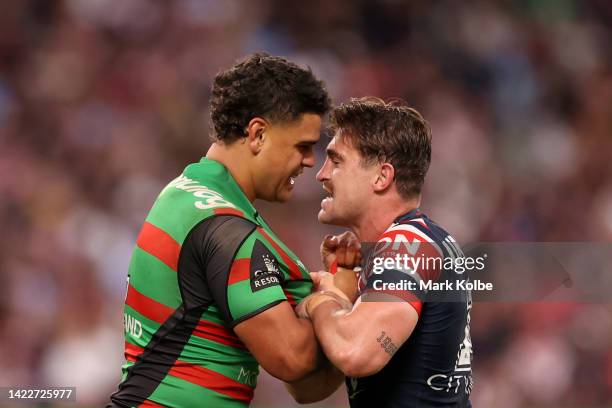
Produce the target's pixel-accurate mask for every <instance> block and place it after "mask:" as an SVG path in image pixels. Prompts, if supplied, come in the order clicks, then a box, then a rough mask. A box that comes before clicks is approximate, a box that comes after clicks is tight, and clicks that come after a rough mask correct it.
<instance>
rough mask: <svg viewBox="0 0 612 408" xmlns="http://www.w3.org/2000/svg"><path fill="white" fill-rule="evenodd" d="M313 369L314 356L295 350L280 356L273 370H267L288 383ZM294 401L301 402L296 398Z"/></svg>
mask: <svg viewBox="0 0 612 408" xmlns="http://www.w3.org/2000/svg"><path fill="white" fill-rule="evenodd" d="M306 354H307V353H306ZM264 368H265V367H264ZM315 369H316V356H313V357H312V358H309V357H308V356H306V355H305V354H301V353H298V352H295V353H287V354H285V355H283V356H281V358H279V362H278V364H277V365H276V367H275V368H274V370H269V371H268V372H269V373H270V374H271V375H272V376H274V377H276V378H278V379H279V380H282V381H284V382H287V383H290V382H293V381H298V380H301V379H303V378H304V377H306V376H307V375H308V374H310V373H312V372H313V371H314V370H315ZM296 402H298V403H301V402H300V401H298V400H297V398H296ZM305 403H307V402H305Z"/></svg>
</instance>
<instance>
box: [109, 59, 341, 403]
mask: <svg viewBox="0 0 612 408" xmlns="http://www.w3.org/2000/svg"><path fill="white" fill-rule="evenodd" d="M329 107H330V101H329V97H328V94H327V92H326V90H325V87H324V85H323V83H322V82H321V81H319V80H318V79H316V78H315V76H314V75H313V74H312V72H311V71H310V70H306V69H303V68H300V67H298V66H297V65H295V64H294V63H292V62H289V61H287V60H286V59H283V58H279V57H273V56H269V55H267V54H254V55H251V56H250V57H248V58H246V59H244V60H242V61H240V62H238V63H237V64H236V65H234V66H233V67H232V68H230V69H228V70H226V71H224V72H221V73H219V74H218V75H217V76H216V77H215V79H214V84H213V87H212V96H211V102H210V113H211V120H212V123H213V125H214V143H213V144H212V146H211V148H210V150H209V151H208V153H207V154H206V157H204V158H202V160H200V161H199V162H198V163H193V164H190V165H189V166H187V167H186V168H185V170H184V171H183V172H182V174H181V175H180V176H178V177H177V178H176V179H174V180H173V181H172V182H170V183H169V184H168V185H167V186H166V187H165V188H164V189H163V190H162V192H161V193H160V195H159V196H158V198H157V200H156V201H155V203H154V205H153V207H152V209H151V211H150V213H149V214H148V216H147V218H146V220H145V222H144V225H143V227H142V230H141V231H140V235H139V237H138V240H137V243H136V248H135V249H134V252H133V255H132V259H131V263H130V267H129V273H128V290H127V296H126V299H125V312H124V319H125V357H126V363H125V365H124V366H123V376H122V381H121V383H120V385H119V387H118V390H117V391H116V392H115V393H114V394H113V395H112V396H111V403H110V404H109V405H108V406H109V407H133V406H166V407H196V406H199V407H236V406H245V405H248V404H249V402H250V401H251V399H252V397H253V390H254V388H255V386H256V382H257V375H258V372H259V365H261V366H262V367H263V368H264V369H265V370H266V371H268V372H269V373H270V374H272V375H273V376H275V377H277V378H279V379H281V380H283V381H287V382H294V381H296V380H300V379H302V378H304V377H305V376H307V375H309V374H311V373H313V371H315V370H316V369H318V368H320V369H321V370H319V371H317V372H321V373H322V374H323V376H324V378H325V379H326V381H331V382H333V384H334V386H333V387H332V388H331V391H333V389H335V388H337V386H338V385H339V384H340V383H341V382H342V381H343V376H342V374H341V373H339V372H338V371H334V370H333V368H332V367H331V366H329V365H326V366H325V365H322V358H321V353H320V351H319V350H318V346H317V342H316V339H315V335H314V332H313V329H312V325H311V323H310V322H309V321H308V320H305V319H300V318H298V317H297V316H296V314H295V312H294V307H295V306H296V304H298V303H299V302H300V301H301V300H302V299H303V298H304V297H306V296H307V295H308V294H310V293H311V288H312V280H311V278H310V275H309V273H308V270H307V269H306V268H305V267H304V265H303V264H302V262H300V260H299V259H298V257H297V256H296V255H295V254H294V253H293V252H291V250H289V248H287V246H286V245H285V244H283V242H282V241H281V240H280V239H279V238H278V237H277V236H276V235H275V233H274V232H273V231H272V230H271V229H270V227H269V226H268V225H267V224H266V222H265V221H264V220H263V218H262V217H261V215H260V214H259V213H258V212H257V209H256V208H255V207H253V204H252V203H253V201H254V200H255V199H262V200H267V201H279V202H284V201H287V200H288V199H289V198H290V197H291V194H292V191H293V188H294V184H295V182H296V179H297V178H298V176H299V175H300V174H301V173H302V170H303V169H304V168H305V167H313V165H314V154H313V145H314V144H315V143H316V142H317V141H318V140H319V134H320V128H321V118H322V116H323V115H325V114H326V112H328V110H329ZM327 297H330V296H329V295H328V296H327ZM323 368H325V370H323ZM314 378H319V377H316V376H315V377H314ZM324 388H325V387H324ZM327 388H329V387H327ZM331 391H330V392H331ZM325 396H327V395H324V394H320V395H310V396H309V397H308V398H307V399H303V401H309V400H311V399H312V398H316V399H320V398H322V397H325Z"/></svg>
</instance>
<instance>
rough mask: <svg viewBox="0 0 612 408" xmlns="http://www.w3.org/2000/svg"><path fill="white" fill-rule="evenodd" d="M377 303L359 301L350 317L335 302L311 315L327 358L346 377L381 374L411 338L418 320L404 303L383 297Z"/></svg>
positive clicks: (324, 305)
mask: <svg viewBox="0 0 612 408" xmlns="http://www.w3.org/2000/svg"><path fill="white" fill-rule="evenodd" d="M374 295H376V296H378V297H379V298H378V299H376V301H373V300H372V301H367V302H364V301H362V299H361V298H360V299H359V300H358V301H357V303H356V304H355V306H354V307H353V309H352V310H351V311H350V312H349V313H342V311H341V310H342V309H341V306H340V305H339V304H338V303H337V302H334V301H328V302H324V303H322V304H321V305H319V306H318V307H317V308H316V309H315V310H314V312H313V313H312V315H311V319H312V322H313V326H314V328H315V332H316V334H317V338H318V340H319V343H320V344H321V347H322V348H323V351H324V353H325V355H326V356H327V358H328V359H329V360H330V361H331V363H332V364H334V365H335V366H336V367H338V369H340V370H341V371H342V372H343V373H344V374H345V375H347V376H349V377H364V376H368V375H372V374H375V373H377V372H378V371H380V370H381V369H382V368H383V367H384V366H385V365H386V364H387V363H388V362H389V360H391V357H392V356H393V354H394V353H395V351H397V349H398V348H399V347H400V346H401V345H402V344H403V343H404V342H405V341H406V340H407V339H408V337H410V335H411V334H412V331H413V330H414V327H415V326H416V323H417V320H418V314H417V312H416V310H415V309H414V308H413V307H412V306H411V305H410V304H409V303H407V302H403V301H399V300H397V299H396V298H394V297H392V296H389V295H384V294H371V295H370V296H374Z"/></svg>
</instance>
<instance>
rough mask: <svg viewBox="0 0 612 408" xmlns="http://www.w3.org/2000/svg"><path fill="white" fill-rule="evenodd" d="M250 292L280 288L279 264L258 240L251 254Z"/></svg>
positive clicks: (281, 276)
mask: <svg viewBox="0 0 612 408" xmlns="http://www.w3.org/2000/svg"><path fill="white" fill-rule="evenodd" d="M250 277H251V291H253V292H257V291H258V290H262V289H265V288H269V287H271V286H280V285H281V283H282V281H283V274H282V273H281V269H280V264H279V262H278V260H277V259H276V257H275V256H274V254H273V253H272V252H270V250H269V249H268V248H267V247H266V246H265V245H264V244H263V243H262V242H261V241H259V240H257V241H255V245H254V246H253V252H252V253H251V269H250Z"/></svg>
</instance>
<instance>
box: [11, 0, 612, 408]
mask: <svg viewBox="0 0 612 408" xmlns="http://www.w3.org/2000/svg"><path fill="white" fill-rule="evenodd" d="M611 43H612V2H610V1H608V0H581V1H577V0H521V1H509V0H507V1H485V0H482V1H471V2H464V1H459V0H447V1H435V2H417V1H399V0H398V1H391V0H389V1H378V2H374V1H363V0H362V1H352V0H335V1H323V0H313V1H310V2H295V3H293V2H289V1H281V0H277V1H273V0H269V1H247V0H244V1H239V0H224V1H220V0H216V1H215V0H177V1H153V0H121V1H112V0H65V1H60V0H57V1H45V0H38V1H35V0H23V1H11V2H3V5H2V12H1V13H0V226H1V230H0V231H1V232H0V234H1V241H0V368H1V369H0V386H22V387H34V386H48V385H58V386H69V385H70V386H76V387H77V395H78V400H79V403H80V405H81V406H100V405H102V404H103V403H104V402H106V401H107V398H108V396H109V394H110V393H111V392H112V391H113V390H114V389H115V387H116V384H117V382H118V381H119V377H120V366H121V364H122V362H123V355H122V353H123V315H122V303H123V297H124V295H125V293H124V291H125V278H126V273H127V265H128V262H129V257H130V253H131V251H132V248H133V245H134V242H135V238H136V234H137V233H138V231H139V229H140V225H141V223H142V221H143V220H144V217H145V215H146V213H147V211H148V209H149V207H150V205H151V204H152V202H153V200H154V198H155V197H156V195H157V193H158V192H159V191H160V190H161V188H162V187H163V186H164V185H165V184H166V183H167V182H168V181H169V180H171V179H173V178H174V177H175V176H176V175H178V174H179V173H180V171H181V170H182V169H183V168H184V166H185V165H187V164H188V163H190V162H193V161H197V160H199V158H200V157H201V156H202V155H203V154H205V152H206V150H207V147H208V146H209V144H210V142H209V138H208V135H209V133H210V127H209V123H208V109H207V104H208V96H209V88H210V83H211V79H212V77H213V76H214V75H215V73H217V72H218V71H219V70H221V69H224V68H227V67H229V66H230V65H232V63H233V62H234V61H235V60H236V59H238V58H240V57H242V56H244V55H245V54H247V53H250V52H253V51H259V50H263V51H268V52H270V53H273V54H278V55H283V56H287V57H289V58H291V59H293V60H295V61H297V62H299V63H301V64H305V65H310V66H311V67H312V69H313V71H314V72H315V73H316V74H317V75H318V76H319V77H321V78H322V79H324V80H325V81H326V83H327V86H328V89H329V91H330V92H331V94H332V96H333V99H334V102H335V103H340V102H342V101H345V100H347V99H348V98H349V97H351V96H364V95H376V96H381V97H385V98H389V97H400V98H403V99H405V100H406V101H407V102H408V103H409V104H410V105H411V106H413V107H415V108H416V109H418V110H419V111H421V112H422V113H423V115H424V116H425V118H427V119H428V120H429V122H430V124H431V126H432V128H433V135H434V139H433V145H434V151H433V162H432V166H431V170H430V173H429V176H428V178H427V181H426V189H425V192H424V199H423V207H422V209H423V210H424V211H425V212H427V213H428V214H429V215H430V216H431V217H432V218H433V219H434V220H436V221H437V222H438V223H439V224H441V225H442V226H444V227H445V228H446V229H448V230H449V231H450V232H451V233H452V234H453V235H454V236H455V237H456V238H457V239H458V241H459V242H461V243H466V242H475V241H610V240H611V239H612V46H611V45H610V44H611ZM324 146H325V141H323V142H322V143H320V144H319V146H318V153H317V154H318V157H319V160H318V165H320V164H321V163H322V158H323V149H324ZM314 175H315V170H309V171H306V172H305V174H304V175H303V176H302V177H300V178H299V179H298V181H297V190H296V193H295V195H294V198H293V199H292V201H291V204H290V205H274V204H272V205H271V204H265V203H261V202H260V203H256V205H257V206H258V207H259V208H261V209H262V213H263V214H264V215H265V216H266V218H267V219H268V222H269V223H270V224H271V225H272V227H273V228H274V229H275V230H276V231H277V232H278V234H279V235H280V236H281V237H282V238H283V239H284V240H285V241H286V242H287V243H288V244H289V246H290V247H291V248H293V249H294V250H295V252H297V253H298V254H299V255H301V256H302V259H303V260H304V262H305V263H306V265H308V266H309V267H310V268H311V269H318V268H319V267H320V262H319V260H318V245H319V242H320V239H321V237H322V236H323V235H324V234H326V233H328V232H329V231H331V229H330V228H328V227H325V226H321V225H319V224H318V223H317V222H316V213H317V212H318V209H319V203H320V200H321V199H322V197H323V195H324V194H323V190H322V189H321V187H320V186H319V185H318V184H317V183H316V182H315V180H314ZM471 327H472V339H473V342H474V353H475V354H474V357H475V358H474V365H473V370H474V377H475V388H474V392H473V394H472V401H473V404H474V406H475V407H491V406H493V404H495V407H496V408H515V407H603V406H607V407H610V406H612V402H611V401H612V307H610V304H609V303H607V304H604V303H586V302H583V303H544V302H540V303H493V302H491V303H480V304H475V306H474V309H473V311H472V325H471ZM254 405H255V406H260V407H282V406H292V405H293V404H292V403H291V401H290V399H289V398H288V397H287V396H286V393H285V392H284V390H283V389H282V386H281V385H280V383H279V382H278V381H276V380H275V379H272V378H270V377H269V376H267V375H266V374H265V373H262V375H261V376H260V380H259V386H258V388H257V391H256V400H255V403H254ZM319 406H321V407H340V406H346V397H345V392H344V390H343V389H342V390H340V391H339V392H338V393H336V395H335V396H334V397H333V398H332V399H329V400H327V401H326V402H324V403H322V404H320V405H319Z"/></svg>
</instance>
